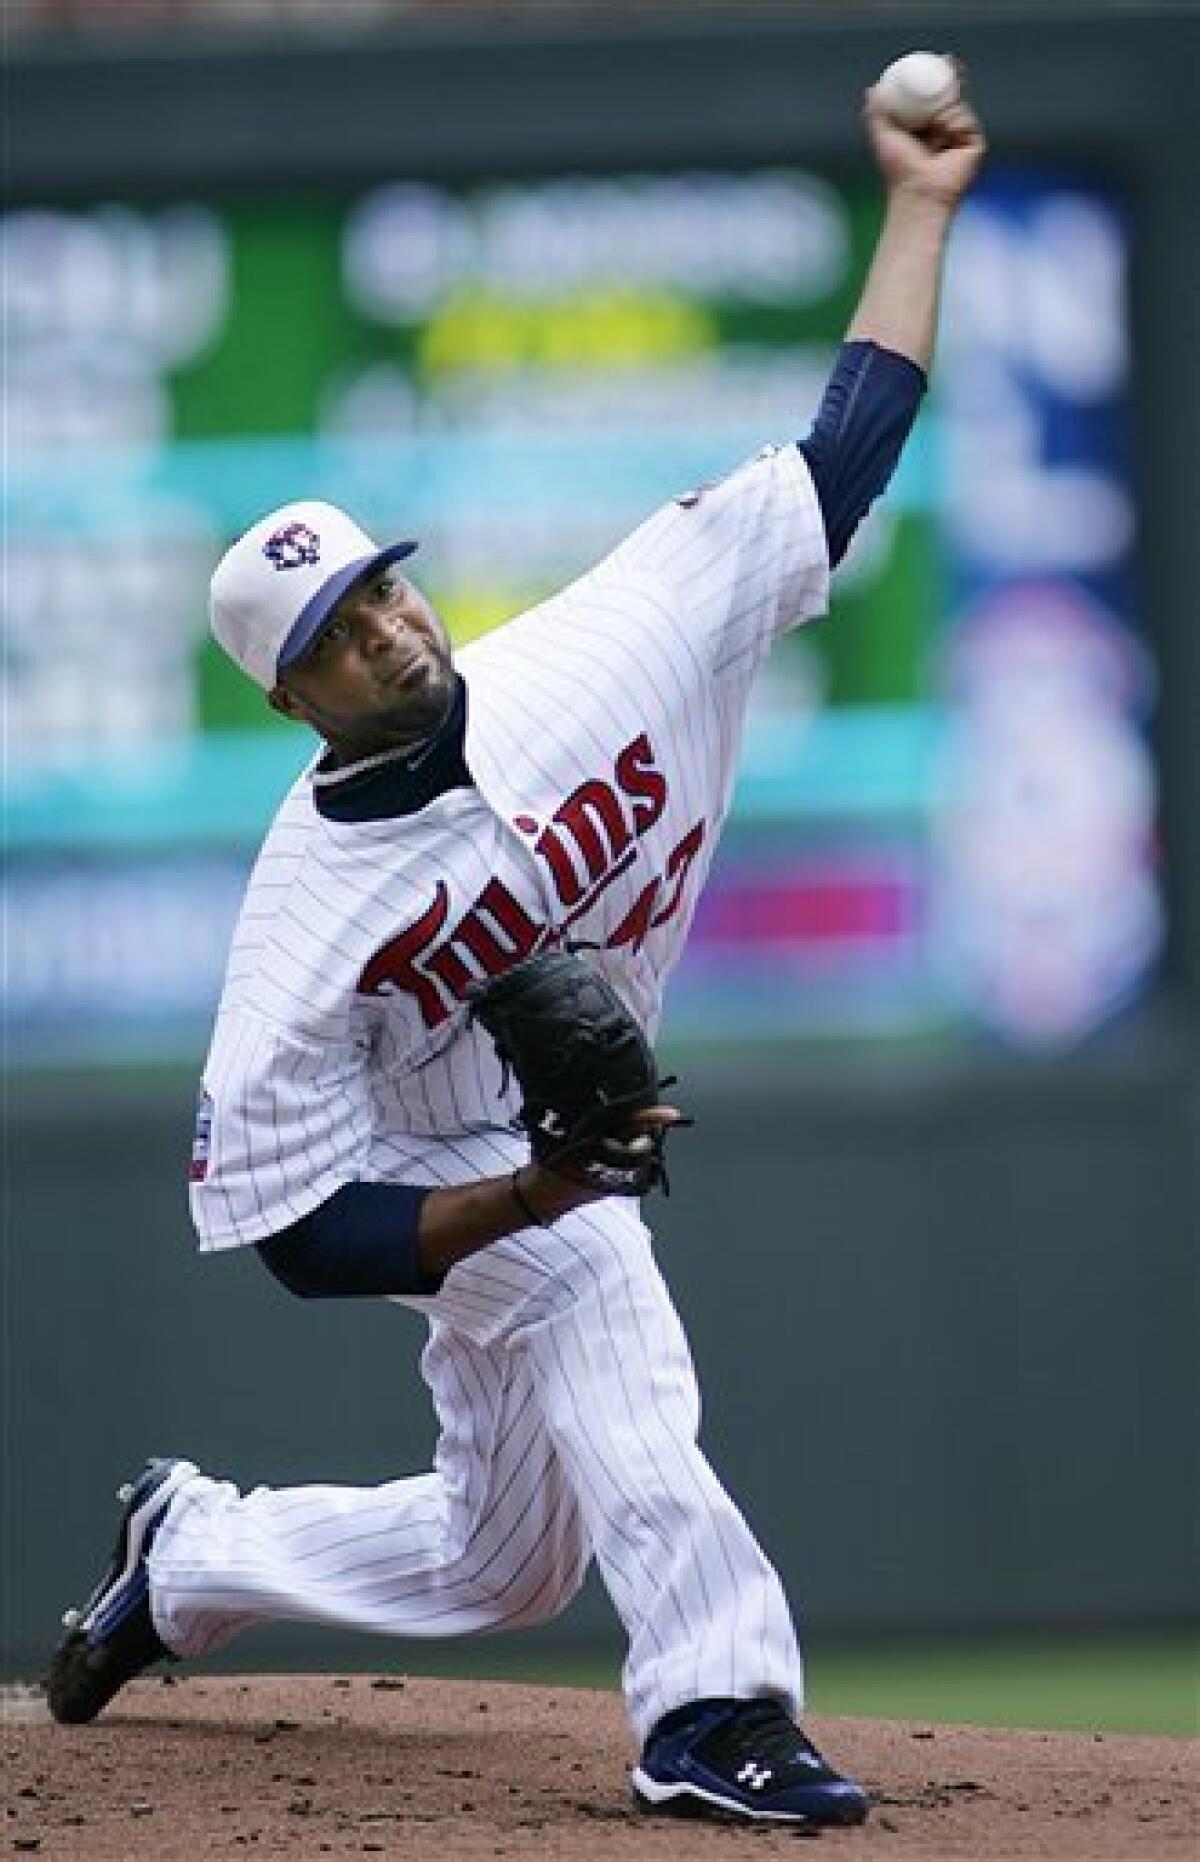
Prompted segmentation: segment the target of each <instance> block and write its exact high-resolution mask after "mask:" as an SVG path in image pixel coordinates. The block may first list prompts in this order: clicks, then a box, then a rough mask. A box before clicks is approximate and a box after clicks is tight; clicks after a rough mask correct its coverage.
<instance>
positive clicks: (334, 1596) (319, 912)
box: [149, 445, 829, 1738]
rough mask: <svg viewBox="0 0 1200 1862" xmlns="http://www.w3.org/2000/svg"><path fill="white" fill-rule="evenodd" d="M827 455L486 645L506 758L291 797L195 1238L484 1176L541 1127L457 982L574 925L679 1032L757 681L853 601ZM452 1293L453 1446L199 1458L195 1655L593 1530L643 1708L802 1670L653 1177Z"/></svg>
mask: <svg viewBox="0 0 1200 1862" xmlns="http://www.w3.org/2000/svg"><path fill="white" fill-rule="evenodd" d="M828 580H829V569H828V559H827V546H826V541H825V533H824V527H823V524H822V519H821V512H820V508H819V506H818V503H817V499H816V495H815V492H814V489H813V486H812V481H811V479H810V477H809V473H808V467H807V465H806V463H805V461H804V459H803V456H802V455H801V453H800V452H799V449H798V448H797V447H796V446H794V445H788V446H784V447H781V448H778V449H768V450H767V451H766V452H765V453H764V454H762V455H760V457H759V458H757V459H756V460H753V461H751V462H750V463H749V464H748V465H746V466H744V467H742V468H741V469H740V470H739V471H737V472H735V473H733V474H731V475H730V477H729V478H727V479H725V480H723V481H722V482H721V483H719V484H717V485H715V486H711V487H709V488H707V489H705V490H704V491H703V492H702V493H701V494H700V495H699V496H697V497H692V498H689V499H683V500H679V501H678V502H673V503H670V504H668V505H666V506H665V507H663V508H662V509H661V510H660V511H658V512H657V513H656V514H655V515H654V516H652V517H651V518H650V519H649V520H648V521H647V522H646V523H645V524H643V525H642V526H641V527H640V528H639V529H638V530H636V531H635V532H634V533H633V534H632V535H631V536H630V537H628V538H627V539H626V540H625V541H624V542H623V543H622V544H620V545H619V546H618V548H617V549H616V550H615V551H614V552H613V553H612V554H611V555H610V556H609V557H607V558H606V559H605V560H604V561H603V562H602V563H600V564H599V566H598V567H596V568H595V569H593V570H592V571H591V572H590V573H589V574H587V575H585V576H583V577H582V578H581V579H580V580H579V581H578V582H576V583H574V584H573V585H572V586H571V587H569V588H568V589H566V590H565V591H564V592H563V593H561V594H559V595H558V596H556V597H554V598H553V599H551V600H550V601H548V602H546V603H544V604H543V605H541V606H539V607H537V608H535V609H533V610H531V611H530V612H528V613H526V614H524V615H521V616H519V617H518V618H517V619H515V620H513V621H511V622H510V623H509V624H508V625H507V626H505V627H502V628H500V629H498V630H497V631H496V632H495V633H493V634H491V635H488V636H486V637H485V638H484V639H482V640H479V641H477V642H476V643H474V644H473V645H471V646H469V647H467V648H466V649H465V650H464V651H463V652H462V653H461V654H459V655H458V656H457V664H458V667H459V670H460V671H461V673H462V675H463V677H464V680H465V682H466V686H467V693H468V710H467V734H466V760H467V764H468V766H469V768H470V770H471V773H472V775H473V777H474V780H475V784H476V787H474V788H458V789H453V790H450V791H448V792H446V793H444V794H442V795H439V796H438V797H436V798H435V799H434V800H433V801H432V802H431V803H429V804H428V805H427V806H426V807H424V808H422V809H421V810H420V811H419V812H418V813H417V814H415V815H410V816H405V817H402V818H400V819H388V820H376V821H363V822H344V821H335V820H330V819H328V818H326V817H324V816H322V815H321V814H319V813H318V812H317V810H316V808H315V807H314V805H313V794H312V787H311V780H310V777H311V771H309V772H306V774H305V776H303V777H302V778H301V779H300V780H299V781H298V782H297V783H296V785H295V786H294V788H293V790H292V792H291V793H290V795H289V796H288V797H287V798H286V800H285V802H284V804H283V806H282V808H281V810H280V813H279V815H278V817H277V819H276V821H275V823H274V825H273V826H272V828H271V830H270V832H269V834H268V836H267V839H266V842H265V844H264V846H263V849H262V852H261V854H260V856H259V859H258V862H257V864H256V866H255V870H254V873H253V875H252V878H251V882H250V885H249V888H248V891H247V895H246V900H245V903H244V907H243V911H242V914H241V918H240V920H239V923H238V927H237V930H236V932H235V935H234V940H233V945H232V950H231V955H230V959H229V966H228V971H227V975H226V981H225V987H224V991H223V994H222V998H221V1003H220V1008H219V1012H218V1017H217V1025H216V1030H215V1034H214V1038H213V1043H212V1048H211V1052H210V1055H209V1060H208V1064H207V1066H206V1068H205V1073H204V1090H205V1094H206V1096H207V1115H208V1119H209V1121H210V1126H209V1130H208V1134H207V1140H206V1144H205V1148H204V1156H203V1160H202V1163H201V1165H200V1167H199V1168H198V1169H197V1170H196V1171H195V1172H194V1178H195V1180H194V1181H193V1184H192V1206H193V1213H194V1218H195V1221H196V1225H197V1228H198V1231H199V1234H200V1240H201V1247H202V1248H205V1249H222V1248H231V1247H237V1246H240V1245H245V1244H247V1243H252V1242H255V1241H257V1240H260V1239H262V1238H263V1237H265V1236H267V1235H270V1234H272V1233H275V1232H278V1231H280V1230H281V1229H283V1228H285V1227H287V1226H289V1225H290V1224H292V1223H294V1222H296V1221H297V1220H298V1219H299V1218H300V1217H301V1216H303V1215H304V1214H305V1213H306V1212H308V1211H310V1210H312V1209H314V1208H315V1207H317V1206H318V1205H319V1204H321V1203H322V1202H324V1201H325V1200H326V1199H327V1198H328V1197H330V1196H331V1195H332V1194H333V1193H334V1192H335V1191H336V1190H337V1189H338V1188H340V1187H341V1186H342V1185H343V1184H345V1183H347V1182H349V1181H351V1180H355V1179H373V1180H377V1181H396V1182H405V1183H415V1184H425V1185H433V1186H439V1185H454V1184H461V1183H467V1182H471V1181H473V1180H475V1179H477V1178H479V1177H481V1176H492V1175H496V1174H499V1173H500V1172H503V1171H506V1170H510V1169H512V1168H514V1167H515V1166H516V1165H518V1164H519V1163H521V1162H522V1161H524V1160H525V1159H526V1158H527V1156H528V1146H527V1143H526V1141H525V1139H524V1138H523V1137H522V1136H521V1135H520V1134H519V1133H517V1132H515V1131H514V1130H513V1129H512V1124H511V1121H512V1118H513V1116H514V1114H515V1112H516V1110H517V1100H516V1096H515V1089H514V1087H513V1086H512V1085H511V1084H508V1085H506V1084H505V1083H504V1082H503V1081H502V1076H501V1069H500V1066H499V1063H498V1062H497V1059H496V1055H495V1050H494V1048H493V1047H492V1045H491V1042H490V1040H489V1039H488V1037H487V1035H486V1034H485V1033H484V1031H483V1030H482V1029H480V1028H479V1027H478V1026H476V1025H471V1024H469V1023H468V1020H467V1015H466V1009H465V1002H464V995H465V991H466V988H467V986H468V984H469V983H470V982H471V981H473V980H475V979H476V978H477V977H479V976H482V975H487V974H489V973H494V971H495V970H497V969H499V968H504V967H506V966H507V965H508V964H509V963H511V962H512V961H514V960H515V959H516V958H517V957H519V956H523V955H526V954H528V952H529V951H530V950H532V949H536V948H539V947H540V946H541V945H542V944H543V943H545V942H546V941H548V940H551V939H553V938H554V937H555V936H556V935H558V934H561V933H563V932H564V931H565V932H568V933H569V934H570V935H571V936H573V937H575V938H578V939H580V940H587V941H588V942H589V943H591V944H593V945H597V946H599V947H600V948H599V949H598V950H596V951H595V952H594V953H593V959H594V961H596V962H597V963H598V965H599V967H600V968H601V970H602V971H603V973H604V974H605V975H606V976H607V977H608V979H609V981H610V982H611V983H612V984H613V986H614V987H615V988H616V989H617V991H618V992H619V993H620V994H621V996H622V997H623V999H624V1000H625V1001H626V1003H627V1004H628V1005H629V1007H630V1008H631V1009H632V1010H633V1011H634V1012H635V1013H636V1014H637V1016H638V1017H639V1019H640V1020H641V1022H642V1024H643V1025H644V1026H645V1028H646V1029H647V1031H648V1033H649V1034H650V1035H651V1037H653V1035H654V1033H655V1030H656V1029H657V1026H658V1022H659V1017H660V1013H661V1007H662V993H663V988H664V985H665V983H666V980H667V977H668V975H669V973H670V971H671V969H672V967H673V965H674V964H675V962H676V959H677V958H678V956H679V953H680V951H681V949H682V947H683V943H684V939H685V936H686V933H687V929H688V926H689V924H690V922H691V918H692V914H693V911H694V908H695V903H696V898H697V895H698V892H699V890H700V887H701V884H702V881H703V879H704V876H705V874H706V872H707V870H708V866H709V862H710V860H711V858H712V854H713V851H714V848H715V845H716V841H717V837H718V834H719V831H720V827H721V824H722V822H723V820H724V818H725V815H726V812H727V810H728V807H729V801H730V796H731V793H732V788H733V779H734V767H735V760H736V756H737V751H738V747H739V742H740V738H741V733H742V727H743V721H744V716H745V708H746V702H747V698H748V695H749V691H750V686H751V682H752V679H753V676H754V673H755V671H756V669H757V668H758V666H759V665H760V663H761V661H762V660H763V658H764V657H765V655H766V653H767V651H768V649H769V647H770V645H771V643H772V641H773V639H774V638H775V636H776V635H777V634H778V633H779V632H781V631H782V630H783V629H784V628H785V627H787V626H789V625H791V624H793V623H795V622H797V621H802V620H805V619H808V618H809V617H811V616H813V615H816V614H819V613H822V612H823V611H824V608H825V605H826V599H827V592H828ZM405 1303H407V1304H409V1305H412V1306H414V1307H416V1308H418V1309H419V1310H420V1311H422V1312H424V1313H425V1314H426V1315H427V1316H428V1320H429V1326H430V1339H429V1343H428V1346H427V1348H426V1350H425V1353H424V1355H423V1359H422V1371H423V1374H424V1376H425V1379H426V1381H427V1383H428V1384H429V1387H430V1389H431V1391H432V1393H433V1397H434V1402H435V1404H436V1407H437V1411H438V1416H439V1420H440V1424H441V1437H440V1441H439V1444H438V1450H437V1456H436V1461H435V1468H434V1471H432V1472H430V1473H427V1474H423V1475H419V1476H417V1477H415V1478H409V1479H402V1480H396V1481H389V1482H387V1483H385V1484H384V1485H382V1486H379V1487H374V1488H352V1487H343V1486H336V1487H334V1486H312V1487H300V1488H289V1489H284V1490H273V1489H270V1488H259V1489H256V1490H255V1491H254V1492H252V1493H250V1494H247V1495H245V1496H243V1495H241V1494H239V1493H238V1491H237V1489H236V1488H234V1487H233V1486H231V1485H230V1484H228V1483H225V1482H219V1481H214V1480H210V1479H208V1478H207V1477H204V1476H200V1477H197V1478H195V1479H193V1480H192V1481H190V1482H189V1483H188V1484H187V1485H186V1486H185V1487H184V1489H183V1490H182V1492H181V1494H180V1495H179V1497H178V1499H177V1500H176V1501H175V1503H174V1504H173V1506H172V1508H171V1512H170V1514H169V1516H168V1518H167V1520H166V1521H165V1522H164V1524H163V1526H162V1528H161V1529H160V1531H159V1534H158V1537H157V1539H156V1541H155V1544H154V1548H153V1551H152V1553H151V1555H150V1561H149V1563H150V1573H151V1601H152V1609H153V1615H154V1621H155V1625H156V1627H157V1629H158V1631H159V1633H160V1635H161V1636H162V1638H163V1640H164V1641H165V1642H166V1643H167V1645H168V1646H169V1647H170V1648H172V1649H173V1650H174V1651H175V1652H176V1653H177V1654H180V1655H185V1656H191V1655H198V1654H201V1653H203V1652H205V1651H206V1650H208V1649H211V1648H213V1647H215V1646H217V1645H218V1644H220V1643H222V1642H224V1641H226V1640H228V1638H229V1637H230V1636H231V1635H232V1634H234V1633H235V1631H236V1630H238V1629H239V1628H241V1627H243V1626H244V1625H247V1624H249V1623H253V1622H256V1621H261V1620H266V1619H270V1618H280V1617H291V1618H302V1619H306V1620H309V1621H317V1622H325V1623H338V1624H342V1625H344V1626H347V1627H353V1628H356V1629H369V1630H376V1631H385V1632H388V1633H391V1634H395V1635H405V1636H423V1635H445V1634H460V1633H466V1632H468V1631H473V1630H480V1629H495V1628H500V1627H514V1626H516V1625H518V1624H521V1623H531V1622H537V1621H539V1620H542V1619H543V1618H545V1617H548V1616H550V1615H553V1614H554V1613H555V1612H556V1611H558V1610H559V1609H561V1608H562V1607H563V1606H564V1605H565V1603H566V1602H567V1601H568V1600H569V1599H570V1597H571V1596H572V1595H573V1594H574V1592H575V1590H576V1589H577V1588H578V1586H579V1584H580V1582H581V1580H582V1576H583V1573H584V1570H585V1568H586V1566H587V1563H588V1560H589V1557H591V1556H594V1557H595V1558H596V1559H597V1561H598V1563H599V1566H600V1570H601V1573H602V1576H603V1578H604V1580H605V1583H606V1586H607V1588H608V1590H609V1593H610V1595H611V1596H612V1598H613V1601H614V1604H615V1605H616V1608H617V1610H618V1611H619V1613H620V1615H621V1617H622V1619H623V1621H624V1624H625V1627H626V1629H627V1631H628V1635H629V1656H628V1661H627V1664H626V1670H625V1681H626V1692H627V1698H628V1703H629V1709H630V1716H631V1719H632V1721H633V1724H634V1727H635V1730H636V1732H637V1734H638V1736H639V1737H641V1738H644V1737H645V1735H646V1733H647V1731H648V1730H649V1728H650V1727H651V1726H653V1725H654V1724H655V1722H656V1721H657V1720H658V1719H659V1718H660V1717H661V1716H662V1715H663V1714H664V1713H666V1712H668V1711H669V1710H670V1709H671V1708H673V1707H676V1706H680V1705H682V1704H684V1703H685V1702H689V1701H692V1700H695V1699H701V1698H705V1697H711V1696H745V1697H751V1696H762V1695H767V1696H774V1697H776V1698H778V1699H779V1700H780V1701H782V1702H783V1704H784V1705H785V1706H786V1707H788V1708H789V1709H790V1710H791V1711H793V1712H795V1713H798V1712H799V1711H800V1708H801V1705H802V1700H801V1695H802V1672H801V1663H800V1656H799V1652H798V1649H797V1645H796V1639H795V1634H794V1631H793V1628H792V1623H791V1619H790V1615H789V1612H788V1608H787V1604H786V1601H785V1599H784V1595H783V1591H782V1588H781V1586H780V1583H779V1580H778V1578H777V1576H776V1574H775V1572H774V1571H773V1569H772V1567H771V1566H770V1564H769V1563H768V1561H767V1559H766V1558H765V1556H764V1555H763V1553H762V1552H761V1550H760V1549H759V1547H758V1545H757V1543H756V1541H755V1539H754V1538H753V1536H752V1534H751V1532H750V1530H749V1528H748V1526H747V1525H746V1523H745V1521H744V1520H743V1518H742V1516H741V1514H740V1513H739V1512H738V1510H737V1508H736V1507H735V1505H734V1503H733V1502H732V1500H731V1499H730V1498H729V1496H728V1495H727V1494H726V1493H725V1492H724V1490H723V1488H722V1487H721V1485H720V1483H719V1481H718V1480H717V1477H716V1475H715V1474H714V1473H713V1471H712V1469H711V1468H710V1467H709V1465H708V1463H707V1461H706V1460H705V1458H704V1456H703V1455H702V1454H701V1452H700V1449H699V1447H698V1446H697V1442H696V1432H697V1427H698V1421H699V1397H698V1392H697V1387H696V1380H695V1376H694V1372H693V1369H692V1365H691V1360H690V1356H689V1352H688V1347H687V1342H686V1339H685V1337H684V1334H683V1329H682V1326H681V1325H680V1322H679V1319H678V1317H677V1316H676V1313H675V1311H674V1308H673V1306H672V1303H671V1299H670V1296H669V1294H668V1292H667V1289H666V1286H665V1284H664V1282H663V1280H662V1277H661V1275H660V1274H659V1271H658V1268H657V1266H656V1263H655V1261H654V1257H653V1253H652V1249H651V1238H650V1235H649V1231H648V1230H647V1229H646V1227H645V1226H644V1224H643V1223H642V1221H641V1219H640V1216H639V1213H638V1210H637V1208H636V1206H635V1205H633V1204H631V1203H629V1202H628V1201H625V1200H622V1199H619V1198H610V1199H606V1200H604V1201H601V1202H597V1203H592V1204H590V1205H588V1206H585V1207H583V1208H580V1209H578V1210H576V1211H575V1212H574V1213H573V1214H570V1215H568V1216H566V1217H564V1218H562V1219H561V1220H559V1221H557V1222H555V1223H554V1225H553V1226H552V1227H550V1228H544V1229H535V1230H527V1231H523V1232H521V1233H517V1234H514V1235H511V1236H509V1237H508V1238H507V1239H505V1240H502V1241H499V1242H496V1243H495V1244H493V1245H492V1246H490V1247H488V1248H485V1249H483V1250H481V1251H480V1252H478V1253H475V1254H473V1255H471V1256H469V1257H468V1258H467V1259H465V1260H463V1261H460V1262H459V1263H458V1264H457V1265H456V1266H455V1267H454V1268H453V1269H452V1270H451V1272H450V1273H449V1275H448V1276H447V1278H446V1280H445V1283H444V1285H443V1286H442V1288H441V1290H440V1291H439V1292H438V1293H437V1294H436V1295H434V1296H432V1297H430V1298H425V1299H415V1298H414V1299H410V1300H407V1301H406V1302H405Z"/></svg>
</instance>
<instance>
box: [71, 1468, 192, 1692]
mask: <svg viewBox="0 0 1200 1862" xmlns="http://www.w3.org/2000/svg"><path fill="white" fill-rule="evenodd" d="M197 1471H198V1470H197V1469H196V1468H195V1467H194V1466H193V1465H192V1463H191V1462H190V1461H180V1460H177V1459H174V1458H171V1459H164V1460H156V1461H150V1462H147V1464H146V1466H145V1468H144V1469H143V1470H142V1472H141V1473H140V1474H139V1475H138V1477H137V1479H136V1480H133V1481H129V1482H127V1483H126V1485H125V1486H124V1487H120V1488H118V1490H117V1499H118V1500H120V1501H122V1502H123V1503H124V1507H125V1516H124V1518H123V1519H122V1521H121V1530H120V1532H119V1533H118V1534H117V1543H116V1546H115V1548H114V1551H113V1555H112V1559H111V1561H110V1562H109V1566H108V1569H107V1570H106V1571H105V1573H104V1575H103V1577H102V1578H101V1579H100V1582H99V1583H98V1584H97V1586H96V1588H95V1590H94V1591H93V1592H92V1594H91V1596H90V1597H89V1598H88V1600H87V1602H86V1603H85V1604H84V1606H83V1608H82V1610H68V1611H67V1613H66V1615H65V1616H64V1617H63V1628H64V1629H65V1630H66V1631H67V1634H66V1636H65V1637H64V1638H63V1640H62V1641H61V1642H60V1643H59V1645H58V1647H57V1649H56V1650H55V1651H54V1660H53V1661H52V1662H51V1664H50V1673H49V1675H48V1676H47V1677H46V1698H47V1700H48V1701H49V1703H50V1711H51V1713H52V1714H53V1715H54V1718H55V1719H56V1720H61V1721H62V1722H63V1723H64V1725H71V1726H75V1725H80V1724H82V1723H83V1722H84V1721H86V1720H94V1719H95V1717H96V1715H97V1714H98V1713H99V1712H100V1710H101V1708H102V1707H107V1705H108V1703H109V1701H110V1700H111V1699H112V1697H113V1695H114V1694H115V1693H117V1692H118V1690H119V1689H120V1688H123V1687H124V1685H125V1683H126V1682H127V1681H132V1680H133V1677H134V1676H135V1675H137V1674H141V1672H142V1670H143V1668H149V1667H150V1666H151V1664H152V1663H154V1662H157V1661H161V1660H162V1658H163V1657H164V1656H170V1650H169V1649H168V1648H167V1647H166V1645H165V1644H164V1643H163V1642H162V1641H161V1640H160V1638H159V1636H158V1634H157V1632H156V1631H155V1628H154V1622H153V1619H152V1618H151V1615H150V1576H149V1573H148V1571H147V1569H146V1553H147V1552H148V1551H149V1549H150V1547H151V1545H152V1544H153V1541H154V1535H155V1533H156V1532H157V1531H158V1529H159V1527H160V1526H161V1525H162V1522H163V1520H164V1519H165V1518H166V1515H167V1509H168V1507H169V1506H170V1504H171V1502H172V1500H173V1499H174V1498H175V1495H176V1494H177V1493H178V1492H179V1489H180V1488H181V1487H183V1486H184V1485H185V1484H186V1483H187V1482H188V1481H190V1480H191V1478H192V1476H193V1475H194V1474H196V1473H197Z"/></svg>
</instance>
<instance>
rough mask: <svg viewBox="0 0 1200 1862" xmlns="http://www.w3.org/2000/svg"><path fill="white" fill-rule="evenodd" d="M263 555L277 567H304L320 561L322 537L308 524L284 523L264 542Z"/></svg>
mask: <svg viewBox="0 0 1200 1862" xmlns="http://www.w3.org/2000/svg"><path fill="white" fill-rule="evenodd" d="M263 555H264V556H265V557H266V559H267V561H268V562H269V563H274V565H275V567H276V568H277V569H303V568H304V567H305V565H306V564H309V565H311V564H312V563H317V562H320V560H321V539H320V537H319V536H318V535H317V533H316V531H315V530H311V529H310V528H309V526H308V525H307V524H284V525H283V527H282V529H280V530H273V531H272V532H271V535H270V536H269V537H268V538H267V540H266V542H265V543H264V544H263Z"/></svg>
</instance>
